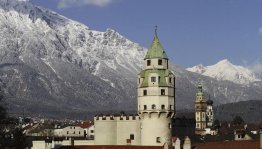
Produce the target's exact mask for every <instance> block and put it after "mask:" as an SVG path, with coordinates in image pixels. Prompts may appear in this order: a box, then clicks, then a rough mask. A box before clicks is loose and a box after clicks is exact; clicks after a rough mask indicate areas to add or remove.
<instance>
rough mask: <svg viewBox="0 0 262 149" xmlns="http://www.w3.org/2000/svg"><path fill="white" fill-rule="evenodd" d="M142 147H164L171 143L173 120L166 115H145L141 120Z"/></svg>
mask: <svg viewBox="0 0 262 149" xmlns="http://www.w3.org/2000/svg"><path fill="white" fill-rule="evenodd" d="M141 123H142V125H141V138H142V140H141V141H142V142H141V144H142V145H152V146H162V145H164V144H165V143H168V144H170V143H171V118H170V115H169V116H168V115H167V114H166V113H162V114H161V113H151V114H148V113H144V114H143V117H142V119H141Z"/></svg>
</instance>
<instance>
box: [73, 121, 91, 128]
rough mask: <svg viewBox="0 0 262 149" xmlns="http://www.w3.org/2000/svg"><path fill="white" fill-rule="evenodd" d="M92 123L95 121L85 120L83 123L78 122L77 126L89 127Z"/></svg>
mask: <svg viewBox="0 0 262 149" xmlns="http://www.w3.org/2000/svg"><path fill="white" fill-rule="evenodd" d="M92 125H94V122H93V121H84V122H81V123H79V124H77V125H76V126H79V127H81V128H89V127H91V126H92Z"/></svg>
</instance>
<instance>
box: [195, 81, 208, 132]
mask: <svg viewBox="0 0 262 149" xmlns="http://www.w3.org/2000/svg"><path fill="white" fill-rule="evenodd" d="M206 108H207V104H206V101H205V96H204V92H203V88H202V85H201V84H198V86H197V93H196V100H195V119H196V129H195V134H197V135H205V133H206V130H205V129H206Z"/></svg>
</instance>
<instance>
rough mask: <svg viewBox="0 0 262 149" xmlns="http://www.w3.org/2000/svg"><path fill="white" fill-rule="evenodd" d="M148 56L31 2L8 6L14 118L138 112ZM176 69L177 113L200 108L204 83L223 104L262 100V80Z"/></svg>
mask: <svg viewBox="0 0 262 149" xmlns="http://www.w3.org/2000/svg"><path fill="white" fill-rule="evenodd" d="M148 38H153V37H151V36H150V35H148ZM160 40H161V37H160ZM145 52H146V49H145V48H143V47H141V46H139V45H138V44H137V43H134V42H132V41H130V40H128V39H127V38H125V37H123V36H122V35H120V34H119V33H117V32H116V31H114V30H113V29H107V30H106V31H105V32H100V31H95V30H92V29H90V28H89V27H87V26H85V25H83V24H81V23H79V22H76V21H73V20H70V19H68V18H65V17H63V16H61V15H59V14H57V13H56V12H53V11H50V10H48V9H45V8H42V7H39V6H35V5H33V4H32V3H31V2H30V1H29V0H0V89H1V91H2V92H3V93H4V94H5V96H6V99H7V103H8V105H9V110H10V112H11V113H16V114H17V113H18V114H19V113H20V114H21V112H22V111H24V112H25V114H30V115H31V116H38V115H39V116H48V117H60V118H63V116H64V117H71V118H72V117H74V118H86V116H87V115H88V114H89V115H90V114H94V113H97V111H108V110H135V109H136V102H137V101H136V100H137V99H136V97H137V93H136V79H137V73H138V72H139V71H140V70H141V69H142V68H141V67H142V64H143V58H144V55H145ZM170 64H171V66H170V68H171V69H172V70H173V71H174V72H175V75H176V78H177V79H176V103H177V109H192V108H193V104H194V98H195V97H194V96H195V92H196V85H197V84H198V80H199V78H200V79H201V80H203V85H204V90H205V91H206V92H207V93H209V94H210V95H211V97H212V98H213V99H214V100H215V104H220V103H228V102H236V101H244V100H249V99H253V100H260V99H259V97H261V96H262V83H260V82H256V83H253V84H250V86H248V87H247V86H241V85H239V84H235V83H232V82H228V81H217V80H216V79H213V78H210V77H206V76H203V75H200V74H197V73H193V72H189V71H187V70H185V69H183V68H180V67H179V66H176V65H174V64H172V63H170Z"/></svg>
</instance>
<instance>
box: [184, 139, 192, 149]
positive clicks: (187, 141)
mask: <svg viewBox="0 0 262 149" xmlns="http://www.w3.org/2000/svg"><path fill="white" fill-rule="evenodd" d="M183 149H191V141H190V139H189V137H188V136H186V138H185V141H184V144H183Z"/></svg>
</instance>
